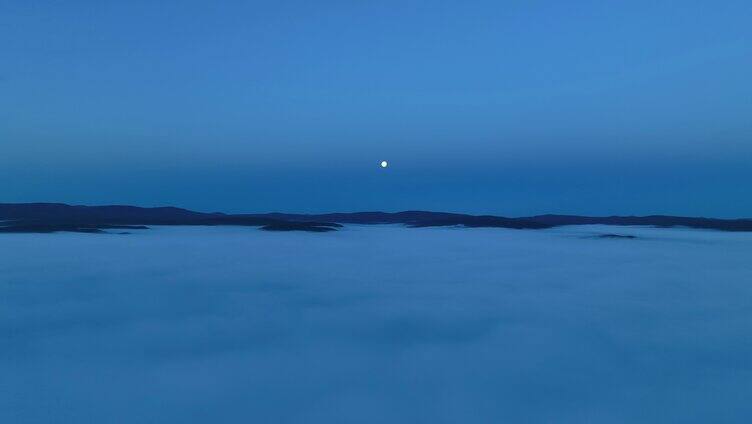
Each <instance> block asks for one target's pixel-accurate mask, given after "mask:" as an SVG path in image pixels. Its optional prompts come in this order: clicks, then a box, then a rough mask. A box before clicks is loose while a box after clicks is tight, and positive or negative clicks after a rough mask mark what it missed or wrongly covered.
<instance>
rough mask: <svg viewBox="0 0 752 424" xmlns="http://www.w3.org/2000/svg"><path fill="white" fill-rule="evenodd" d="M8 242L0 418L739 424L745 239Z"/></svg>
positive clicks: (342, 236)
mask: <svg viewBox="0 0 752 424" xmlns="http://www.w3.org/2000/svg"><path fill="white" fill-rule="evenodd" d="M619 231H620V232H622V233H625V234H633V235H637V236H639V237H638V238H637V239H634V240H606V239H596V238H590V237H586V236H589V235H593V234H597V233H599V232H614V227H609V228H608V229H603V228H600V227H567V228H560V229H555V230H546V231H519V230H499V229H473V230H468V229H453V228H432V229H404V228H400V227H391V226H382V227H359V226H348V227H346V228H345V229H344V230H343V231H341V232H338V233H331V234H305V233H282V234H277V233H274V234H269V233H265V232H262V231H257V230H254V229H246V228H230V227H228V228H157V229H154V230H151V231H147V232H142V233H137V234H131V235H80V234H52V235H4V236H3V237H2V238H0V247H1V248H0V252H2V254H0V318H1V319H0V340H1V341H2V343H1V345H2V348H1V349H0V374H1V375H3V378H2V383H1V384H0V421H2V422H13V423H38V422H61V423H65V422H70V423H85V422H115V423H119V422H123V423H132V422H207V421H215V422H238V421H244V422H281V423H296V422H308V423H316V422H321V423H334V422H360V423H364V422H365V423H369V422H373V423H383V422H411V423H416V422H417V423H422V422H425V423H441V422H447V423H449V422H503V421H505V420H508V421H510V422H583V421H587V420H590V421H592V422H711V421H716V422H718V421H723V422H735V421H741V420H742V419H743V417H745V416H749V414H750V413H752V407H750V406H749V403H748V402H747V399H746V394H748V393H749V392H750V391H752V359H749V358H752V342H750V341H749V337H748V331H749V328H752V308H750V306H749V305H750V303H749V298H750V294H752V287H750V286H749V282H750V281H752V265H751V264H750V261H749V254H750V252H751V251H752V235H749V234H732V233H721V232H711V231H690V230H681V229H648V228H628V229H626V228H625V229H619Z"/></svg>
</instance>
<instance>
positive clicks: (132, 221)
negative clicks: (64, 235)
mask: <svg viewBox="0 0 752 424" xmlns="http://www.w3.org/2000/svg"><path fill="white" fill-rule="evenodd" d="M0 221H4V222H0V232H5V233H9V232H16V233H19V232H55V231H77V232H103V231H105V230H108V229H145V228H147V227H145V226H147V225H240V226H252V227H260V228H261V229H263V230H268V231H312V232H325V231H335V230H336V229H337V228H339V227H341V226H342V225H341V224H403V225H406V226H409V227H436V226H463V227H496V228H515V229H542V228H551V227H557V226H562V225H583V224H603V225H646V226H657V227H674V226H683V227H689V228H702V229H712V230H724V231H752V219H716V218H691V217H679V216H666V215H650V216H608V217H587V216H575V215H537V216H531V217H522V218H507V217H501V216H492V215H466V214H457V213H446V212H427V211H405V212H396V213H388V212H354V213H327V214H285V213H267V214H235V215H230V214H224V213H219V212H215V213H203V212H195V211H190V210H187V209H180V208H174V207H159V208H141V207H136V206H120V205H114V206H72V205H66V204H62V203H0Z"/></svg>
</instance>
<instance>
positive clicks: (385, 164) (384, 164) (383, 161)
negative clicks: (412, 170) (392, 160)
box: [381, 160, 389, 168]
mask: <svg viewBox="0 0 752 424" xmlns="http://www.w3.org/2000/svg"><path fill="white" fill-rule="evenodd" d="M387 166H389V162H387V161H385V160H382V161H381V167H382V168H386V167H387Z"/></svg>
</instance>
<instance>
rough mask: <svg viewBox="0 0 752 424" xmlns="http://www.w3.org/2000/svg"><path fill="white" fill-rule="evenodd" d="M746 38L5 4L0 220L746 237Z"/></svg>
mask: <svg viewBox="0 0 752 424" xmlns="http://www.w3.org/2000/svg"><path fill="white" fill-rule="evenodd" d="M750 22H752V2H750V1H748V0H747V1H691V0H688V1H682V2H676V1H656V0H652V1H572V2H565V1H560V0H556V1H535V0H526V1H407V0H402V1H368V2H366V1H363V2H360V1H352V0H348V1H310V0H309V1H214V2H211V1H192V0H191V1H189V0H183V1H177V0H175V1H167V0H163V1H153V0H152V1H141V0H130V1H106V0H96V1H94V0H92V1H82V0H78V1H77V0H68V1H52V0H48V1H35V0H0V41H1V42H0V182H1V184H0V202H26V201H60V202H67V203H78V204H109V203H118V204H137V205H143V206H156V205H165V204H170V205H176V206H183V207H188V208H193V209H198V210H204V211H213V210H222V211H228V212H239V211H245V212H262V211H272V210H278V211H289V212H321V211H334V210H338V211H351V210H375V209H379V210H390V211H393V210H403V209H432V210H445V211H460V212H472V213H495V214H501V215H510V216H517V215H528V214H536V213H577V214H649V213H670V214H681V215H712V216H719V217H752V189H750V182H752V80H751V77H750V75H752V25H751V24H750ZM382 159H387V160H389V162H390V167H389V168H388V169H386V170H382V169H381V168H380V167H379V162H380V161H381V160H382Z"/></svg>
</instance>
